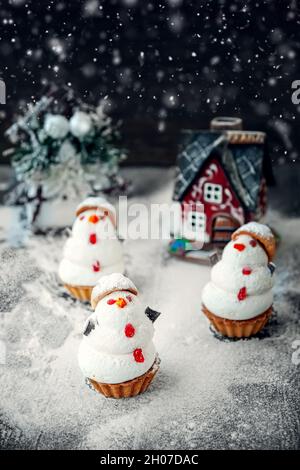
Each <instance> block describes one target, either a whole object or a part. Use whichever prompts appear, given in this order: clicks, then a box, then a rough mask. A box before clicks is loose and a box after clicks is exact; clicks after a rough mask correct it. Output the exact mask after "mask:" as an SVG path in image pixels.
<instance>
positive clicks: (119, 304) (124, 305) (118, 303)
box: [116, 297, 127, 308]
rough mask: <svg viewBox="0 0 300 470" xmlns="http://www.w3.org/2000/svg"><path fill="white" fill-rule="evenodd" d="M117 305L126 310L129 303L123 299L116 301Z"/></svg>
mask: <svg viewBox="0 0 300 470" xmlns="http://www.w3.org/2000/svg"><path fill="white" fill-rule="evenodd" d="M116 304H117V306H118V307H120V308H124V307H126V305H127V302H126V300H125V299H122V298H121V297H120V298H119V299H118V300H117V301H116Z"/></svg>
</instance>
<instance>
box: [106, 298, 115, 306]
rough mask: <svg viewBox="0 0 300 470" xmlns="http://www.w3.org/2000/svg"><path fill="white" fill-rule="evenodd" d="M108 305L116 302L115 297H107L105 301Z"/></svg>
mask: <svg viewBox="0 0 300 470" xmlns="http://www.w3.org/2000/svg"><path fill="white" fill-rule="evenodd" d="M107 303H108V305H113V304H115V303H116V301H115V299H108V301H107Z"/></svg>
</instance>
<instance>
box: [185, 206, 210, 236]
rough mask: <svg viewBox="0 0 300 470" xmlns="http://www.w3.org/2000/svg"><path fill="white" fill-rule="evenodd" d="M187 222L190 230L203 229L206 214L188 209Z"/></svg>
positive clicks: (197, 231) (197, 230) (198, 230)
mask: <svg viewBox="0 0 300 470" xmlns="http://www.w3.org/2000/svg"><path fill="white" fill-rule="evenodd" d="M187 223H188V226H189V229H190V230H191V231H192V232H196V233H199V232H200V231H203V232H204V231H205V225H206V215H205V214H204V213H203V212H197V211H190V212H189V213H188V215H187Z"/></svg>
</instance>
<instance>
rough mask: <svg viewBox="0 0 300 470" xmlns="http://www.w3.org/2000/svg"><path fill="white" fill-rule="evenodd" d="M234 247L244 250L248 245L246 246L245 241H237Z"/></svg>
mask: <svg viewBox="0 0 300 470" xmlns="http://www.w3.org/2000/svg"><path fill="white" fill-rule="evenodd" d="M233 248H235V249H236V250H239V251H243V250H244V249H245V248H246V247H245V245H243V243H235V244H234V245H233Z"/></svg>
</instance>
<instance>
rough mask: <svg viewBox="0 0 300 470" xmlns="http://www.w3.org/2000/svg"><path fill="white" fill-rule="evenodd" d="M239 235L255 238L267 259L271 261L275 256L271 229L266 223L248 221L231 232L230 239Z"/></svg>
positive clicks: (274, 243)
mask: <svg viewBox="0 0 300 470" xmlns="http://www.w3.org/2000/svg"><path fill="white" fill-rule="evenodd" d="M240 235H249V236H250V237H252V238H254V239H255V240H257V241H258V242H259V243H260V244H261V245H262V247H263V248H264V250H265V251H266V253H267V255H268V258H269V261H272V259H273V258H274V256H275V251H276V242H275V237H274V235H273V233H272V231H271V229H270V228H269V227H268V226H267V225H263V224H259V223H258V222H249V223H248V224H245V225H242V226H241V227H240V228H239V229H238V230H236V231H235V232H234V233H233V234H232V236H231V239H232V240H236V239H237V238H238V237H239V236H240Z"/></svg>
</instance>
